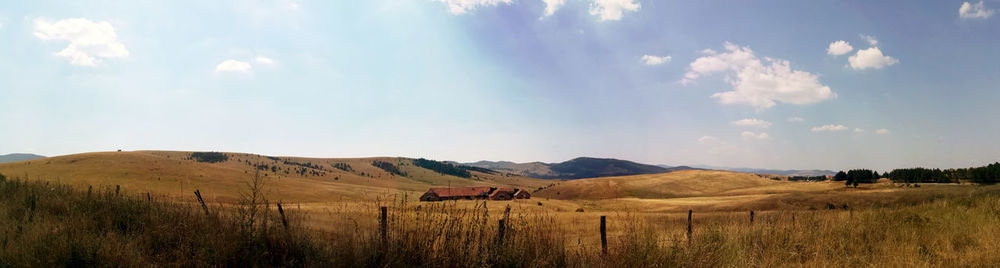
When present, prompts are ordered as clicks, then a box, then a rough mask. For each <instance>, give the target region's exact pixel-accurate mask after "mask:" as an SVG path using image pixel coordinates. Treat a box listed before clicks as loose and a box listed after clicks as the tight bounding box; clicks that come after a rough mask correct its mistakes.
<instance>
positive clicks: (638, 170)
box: [462, 157, 694, 179]
mask: <svg viewBox="0 0 1000 268" xmlns="http://www.w3.org/2000/svg"><path fill="white" fill-rule="evenodd" d="M462 165H468V166H474V167H482V168H488V169H492V170H496V171H501V172H507V173H511V174H517V175H521V176H526V177H532V178H539V179H582V178H595V177H606V176H626V175H639V174H656V173H664V172H671V171H677V170H689V169H694V168H690V167H687V166H679V167H660V166H654V165H647V164H641V163H636V162H632V161H626V160H619V159H612V158H592V157H579V158H575V159H572V160H569V161H566V162H562V163H552V164H546V163H541V162H531V163H514V162H508V161H499V162H492V161H479V162H473V163H463V164H462Z"/></svg>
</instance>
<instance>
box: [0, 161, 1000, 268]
mask: <svg viewBox="0 0 1000 268" xmlns="http://www.w3.org/2000/svg"><path fill="white" fill-rule="evenodd" d="M960 190H961V191H962V192H963V193H964V194H961V195H954V194H952V195H949V196H942V197H938V198H934V199H926V200H923V201H920V202H915V203H909V202H902V203H896V204H893V205H888V206H882V207H870V208H852V209H841V208H837V209H834V210H826V209H824V210H804V211H802V210H800V211H764V212H758V214H757V215H756V218H755V221H754V222H753V223H751V222H750V221H749V220H748V218H747V215H746V214H745V212H732V213H725V212H723V213H716V212H708V213H704V212H696V214H695V215H694V221H693V222H694V225H693V228H692V231H693V232H692V234H691V236H690V238H688V237H687V236H686V235H685V230H686V220H685V217H686V214H671V213H635V212H630V211H627V210H623V211H620V212H618V213H610V214H608V213H573V212H566V213H543V212H539V211H536V209H537V207H535V206H517V205H515V206H512V207H510V208H507V209H506V210H507V211H504V210H505V209H504V208H495V207H490V206H487V205H486V203H482V202H471V201H470V202H445V203H433V204H427V203H416V204H414V203H406V202H397V203H390V204H378V203H366V202H358V203H356V204H355V206H358V207H359V208H362V209H363V210H366V211H371V212H369V213H356V212H350V211H343V210H337V211H333V212H331V213H332V214H334V215H335V217H337V218H346V219H348V221H347V222H353V224H340V225H338V226H336V227H337V228H334V229H332V231H323V230H318V229H313V228H309V227H307V226H305V225H304V223H305V221H307V220H308V219H309V217H310V216H309V215H308V214H303V213H301V212H300V210H299V209H297V208H294V207H291V206H287V205H286V206H285V207H284V210H283V213H284V214H285V216H284V217H282V214H281V212H278V211H276V210H275V209H274V205H273V204H274V203H264V205H265V206H266V207H257V209H256V210H251V209H250V208H251V207H250V206H249V204H257V205H261V204H260V203H251V202H245V201H244V202H239V203H237V204H234V205H232V206H218V205H210V206H209V210H210V213H208V214H207V215H206V214H205V213H204V212H203V210H201V208H200V207H198V206H191V205H188V204H183V203H176V202H169V201H167V202H165V201H163V200H162V199H160V198H159V197H154V198H153V199H152V200H148V199H146V198H145V197H144V196H136V195H131V194H127V193H117V192H116V191H114V190H111V189H109V188H105V189H96V190H94V191H86V190H81V189H74V188H73V187H68V186H64V185H59V184H51V183H46V182H25V181H22V180H10V179H8V180H4V179H2V178H0V217H2V218H3V219H4V220H3V221H0V239H2V241H4V242H3V243H0V266H3V267H8V266H10V267H58V266H72V267H78V266H185V267H187V266H233V267H256V266H261V267H266V266H291V267H409V266H432V267H473V266H474V267H650V266H651V267H748V266H754V267H758V266H760V267H775V266H778V267H785V266H804V267H858V266H874V267H903V266H906V267H987V266H994V265H995V264H996V263H998V262H1000V243H997V242H996V239H995V237H996V236H997V235H998V234H1000V221H997V215H1000V210H998V209H997V208H998V207H1000V192H998V188H997V187H977V188H971V187H965V188H961V189H960ZM258 201H259V200H258ZM379 205H388V206H389V213H388V219H387V220H386V222H387V228H386V235H385V236H384V237H385V238H384V239H383V238H381V237H382V236H381V235H379V231H378V230H379V228H378V227H377V226H378V224H377V222H378V221H377V220H376V217H377V216H375V215H377V214H376V213H374V211H377V210H376V209H377V207H378V206H379ZM249 211H256V214H251V213H249ZM250 215H256V216H255V217H249V216H250ZM601 215H607V216H608V217H607V233H608V239H607V252H606V253H602V249H601V244H600V239H599V236H598V232H597V226H598V223H599V222H598V219H599V216H601ZM250 218H253V219H254V220H249V219H250ZM499 220H504V222H505V225H504V226H505V228H506V229H505V231H503V232H501V231H500V228H499V225H498V221H499ZM286 222H287V225H286V224H285V223H286ZM286 226H287V227H286Z"/></svg>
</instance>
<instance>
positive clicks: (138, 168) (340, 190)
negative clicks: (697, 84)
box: [0, 151, 551, 202]
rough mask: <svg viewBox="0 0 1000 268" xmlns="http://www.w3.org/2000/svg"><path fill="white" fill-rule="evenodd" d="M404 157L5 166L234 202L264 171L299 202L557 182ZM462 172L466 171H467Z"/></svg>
mask: <svg viewBox="0 0 1000 268" xmlns="http://www.w3.org/2000/svg"><path fill="white" fill-rule="evenodd" d="M414 161H415V159H410V158H399V157H371V158H339V159H334V158H304V157H274V156H263V155H255V154H245V153H217V154H216V153H210V154H204V155H203V154H195V155H193V154H192V152H176V151H134V152H97V153H83V154H74V155H66V156H57V157H49V158H41V159H34V160H29V161H21V162H13V163H4V164H0V174H4V175H6V176H7V177H9V178H12V179H21V180H39V181H52V182H58V183H66V184H70V185H74V186H77V187H84V188H86V187H88V186H94V187H114V186H115V185H120V186H121V187H122V188H123V189H125V190H127V191H132V192H139V193H144V192H150V193H152V194H161V195H169V196H185V197H189V196H190V195H191V192H192V191H194V189H199V190H201V191H202V192H203V193H205V194H206V195H207V197H206V198H208V199H210V200H211V201H213V202H231V201H234V200H235V199H236V198H237V196H238V194H239V192H240V191H241V190H242V189H243V188H245V185H244V184H245V183H246V182H247V181H248V179H249V178H250V177H251V176H253V174H254V173H256V172H259V174H260V176H264V177H266V178H268V179H269V180H268V181H269V184H270V185H271V190H272V196H273V197H274V198H277V199H280V200H286V201H293V202H329V201H335V200H345V199H354V200H374V199H377V198H379V197H382V198H390V197H391V196H392V195H401V194H406V195H409V196H418V195H419V194H422V193H423V192H424V191H426V190H427V189H428V188H429V187H441V186H448V185H451V186H501V187H515V188H523V189H537V188H540V187H543V186H547V185H550V184H551V182H550V181H546V180H540V179H533V178H526V177H520V176H511V175H508V174H501V173H495V172H494V173H491V172H481V171H477V170H468V172H467V174H468V177H461V176H455V175H445V174H442V173H439V172H438V171H434V170H430V169H426V168H422V167H418V166H416V165H415V164H414ZM465 174H466V173H461V174H460V175H465Z"/></svg>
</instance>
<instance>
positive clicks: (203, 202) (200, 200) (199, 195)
mask: <svg viewBox="0 0 1000 268" xmlns="http://www.w3.org/2000/svg"><path fill="white" fill-rule="evenodd" d="M194 196H196V197H198V203H201V208H202V209H204V210H205V216H209V214H208V205H205V199H202V198H201V191H199V190H198V189H194Z"/></svg>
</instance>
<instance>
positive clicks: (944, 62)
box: [0, 0, 1000, 170]
mask: <svg viewBox="0 0 1000 268" xmlns="http://www.w3.org/2000/svg"><path fill="white" fill-rule="evenodd" d="M998 9H1000V1H995V0H990V1H979V2H965V1H739V0H733V1H724V0H720V1H650V0H371V1H318V0H240V1H225V0H220V1H181V0H179V1H146V0H144V1H110V0H108V1H86V2H84V1H48V0H39V1H11V2H5V3H2V4H0V125H2V128H0V153H13V152H28V153H38V154H43V155H50V156H51V155H63V154H73V153H81V152H92V151H112V150H117V149H122V150H191V151H226V152H248V153H259V154H267V155H283V156H311V157H366V156H404V157H425V158H431V159H438V160H454V161H462V162H466V161H478V160H508V161H516V162H529V161H542V162H561V161H565V160H568V159H572V158H575V157H579V156H591V157H610V158H620V159H627V160H632V161H638V162H643V163H651V164H666V165H695V164H700V165H714V166H729V167H755V168H775V169H833V170H837V169H851V168H871V169H876V170H890V169H892V168H901V167H914V166H924V167H938V168H950V167H968V166H979V165H985V164H987V163H992V162H996V161H998V160H1000V143H998V142H997V138H996V137H997V136H998V135H1000V120H998V119H997V118H996V116H997V115H1000V105H997V101H1000V15H997V14H996V13H997V10H998Z"/></svg>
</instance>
